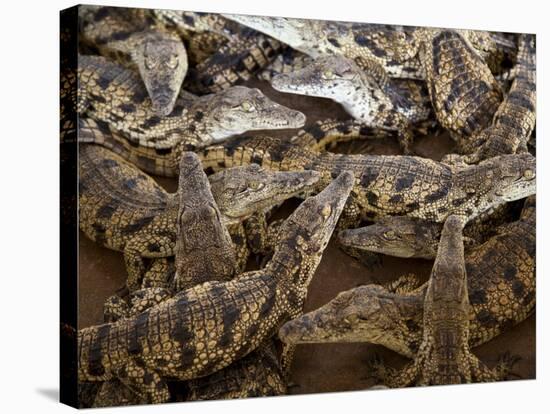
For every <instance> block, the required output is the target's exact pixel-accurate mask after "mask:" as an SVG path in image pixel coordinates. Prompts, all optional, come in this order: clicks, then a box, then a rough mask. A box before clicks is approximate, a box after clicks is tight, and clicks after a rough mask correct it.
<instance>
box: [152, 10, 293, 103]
mask: <svg viewBox="0 0 550 414" xmlns="http://www.w3.org/2000/svg"><path fill="white" fill-rule="evenodd" d="M153 13H154V14H155V16H156V18H157V20H159V21H160V22H162V24H163V25H164V26H166V27H170V28H172V29H174V30H177V31H178V32H179V33H180V35H181V36H182V37H184V38H186V39H189V40H190V43H191V45H192V44H197V43H198V42H201V43H204V42H205V41H206V43H207V44H210V45H212V46H217V49H214V50H213V51H212V53H211V54H210V55H209V56H208V52H207V51H204V53H203V55H204V54H206V56H204V57H203V59H202V60H201V61H199V62H197V64H196V66H195V67H191V68H190V70H189V74H188V76H187V78H186V80H185V87H186V88H187V89H188V90H190V91H192V92H194V93H199V94H205V93H214V92H220V91H222V90H224V89H227V88H228V87H230V86H232V85H234V84H236V83H238V82H242V81H246V80H248V79H250V78H251V77H252V76H253V75H255V74H256V73H257V72H259V71H260V70H262V69H263V68H264V67H266V66H267V65H268V64H269V63H270V62H272V61H273V60H274V59H275V57H276V56H277V55H278V53H279V52H281V51H282V50H283V45H282V44H281V43H280V42H279V41H277V40H275V39H273V38H272V37H270V36H266V35H264V34H263V33H260V32H257V31H255V30H253V29H251V28H249V27H246V26H242V25H240V24H238V23H236V22H233V21H231V20H229V19H226V18H225V17H223V16H222V15H220V14H215V13H198V12H186V11H178V10H154V11H153ZM195 37H198V39H195ZM203 46H204V45H199V47H203ZM211 49H212V47H211ZM201 52H203V51H201Z"/></svg>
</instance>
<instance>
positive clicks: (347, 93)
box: [271, 55, 431, 153]
mask: <svg viewBox="0 0 550 414" xmlns="http://www.w3.org/2000/svg"><path fill="white" fill-rule="evenodd" d="M405 82H406V84H405ZM271 85H272V86H273V88H274V89H276V90H278V91H280V92H290V93H298V94H301V95H308V96H316V97H321V98H329V99H332V100H334V101H336V102H338V103H340V104H341V105H342V106H343V107H344V109H345V110H346V111H347V112H348V113H349V114H350V115H351V116H353V117H354V118H355V119H357V120H359V121H361V122H363V123H365V124H366V125H368V126H371V127H377V128H381V129H388V130H396V131H399V133H400V135H399V136H400V143H401V146H402V147H403V148H404V149H405V152H406V153H410V152H411V151H410V145H411V141H412V131H411V124H412V123H416V122H419V121H425V120H427V119H428V117H429V115H430V113H431V106H430V105H431V104H430V98H429V96H428V93H427V91H425V90H424V89H423V85H422V84H419V83H415V82H414V81H412V80H404V81H403V82H400V83H397V81H393V80H392V81H386V82H385V83H384V84H379V83H378V80H377V79H376V78H375V77H373V76H371V75H370V73H369V72H368V71H364V70H363V69H361V68H360V67H359V66H358V65H357V64H356V63H355V62H354V61H353V60H350V59H346V58H344V57H342V56H338V55H335V56H322V57H319V58H317V59H315V60H314V62H313V63H311V64H310V65H308V66H306V67H305V68H304V69H302V70H298V71H295V72H292V73H289V74H280V75H277V76H275V78H274V79H273V81H272V82H271Z"/></svg>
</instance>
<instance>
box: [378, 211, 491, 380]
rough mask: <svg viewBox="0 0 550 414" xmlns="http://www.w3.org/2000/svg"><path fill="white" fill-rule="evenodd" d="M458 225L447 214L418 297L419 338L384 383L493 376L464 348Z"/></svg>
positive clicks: (465, 305) (464, 292)
mask: <svg viewBox="0 0 550 414" xmlns="http://www.w3.org/2000/svg"><path fill="white" fill-rule="evenodd" d="M463 226H464V221H463V220H462V219H461V218H460V217H458V216H449V218H447V220H446V221H445V224H444V225H443V230H442V232H441V240H440V242H439V248H438V250H437V256H436V258H435V263H434V265H433V268H432V272H431V275H430V279H429V280H428V283H427V288H426V294H425V296H424V312H423V324H422V342H421V343H420V346H419V348H418V352H417V355H416V356H415V358H414V361H413V362H412V363H410V364H409V365H407V366H406V367H405V368H404V369H403V370H402V371H401V372H400V373H399V374H398V375H388V377H386V381H385V382H386V384H387V385H391V386H392V387H404V386H407V385H410V384H411V383H418V384H422V385H432V384H434V385H444V384H460V383H463V382H472V381H473V380H474V381H475V380H478V381H491V380H493V381H494V380H497V379H498V378H499V376H498V375H497V373H496V371H495V372H491V371H490V370H489V369H488V368H487V367H486V366H485V365H484V364H482V363H481V361H480V360H479V359H478V358H477V357H476V356H475V355H473V354H472V353H471V351H470V345H469V336H470V335H469V334H470V326H469V316H470V303H469V297H468V287H467V279H468V276H467V274H466V266H465V263H464V244H463V241H462V228H463Z"/></svg>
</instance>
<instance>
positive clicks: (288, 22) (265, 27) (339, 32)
mask: <svg viewBox="0 0 550 414" xmlns="http://www.w3.org/2000/svg"><path fill="white" fill-rule="evenodd" d="M224 16H226V17H227V18H228V19H232V20H234V21H237V22H240V23H242V24H244V25H247V26H249V27H252V28H253V29H256V30H258V31H261V32H264V33H266V34H268V35H270V36H273V37H274V38H276V39H279V40H280V41H282V42H284V43H286V44H288V45H289V46H290V47H292V48H293V49H296V50H298V51H299V52H302V53H305V54H306V55H308V56H310V57H313V58H317V57H320V56H323V55H332V54H336V55H343V56H345V57H347V58H349V59H352V60H354V61H355V62H357V64H358V65H359V66H360V67H362V68H363V69H366V68H369V69H371V68H372V67H373V66H376V67H378V68H379V69H380V70H381V73H382V72H385V73H388V74H390V75H391V76H394V77H406V78H412V79H422V72H421V67H420V65H419V62H418V60H417V59H415V55H414V53H415V51H413V52H412V53H411V52H410V50H411V49H412V48H411V42H413V41H414V37H413V32H414V28H413V27H404V26H389V25H376V24H365V23H346V22H332V21H322V20H306V19H290V18H285V17H264V16H243V15H229V14H224Z"/></svg>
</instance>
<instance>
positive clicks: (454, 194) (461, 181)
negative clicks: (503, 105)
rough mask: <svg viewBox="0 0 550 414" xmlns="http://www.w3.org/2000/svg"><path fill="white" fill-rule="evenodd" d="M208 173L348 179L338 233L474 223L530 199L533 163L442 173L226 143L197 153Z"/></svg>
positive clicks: (442, 168) (415, 163)
mask: <svg viewBox="0 0 550 414" xmlns="http://www.w3.org/2000/svg"><path fill="white" fill-rule="evenodd" d="M198 154H199V156H200V157H201V158H202V161H203V166H204V167H205V168H206V167H211V169H212V170H213V171H216V170H218V169H220V168H227V167H231V166H235V165H243V164H248V163H250V162H254V163H257V164H260V165H262V166H263V167H264V168H267V169H271V170H276V171H285V170H302V169H304V170H314V171H318V172H319V173H321V181H320V182H321V183H326V182H328V181H330V180H331V177H333V176H336V175H338V174H339V172H340V171H346V170H347V171H352V172H353V173H354V175H355V187H354V191H353V192H352V196H351V197H350V201H349V203H348V206H347V207H346V223H345V225H343V227H357V225H358V224H359V221H360V220H361V219H371V220H372V219H373V218H377V217H384V216H389V215H407V216H410V217H417V218H422V219H425V220H429V221H435V222H443V221H445V219H446V218H447V217H448V216H449V215H450V214H457V215H463V216H465V217H466V218H467V219H471V218H474V217H476V216H478V215H479V214H481V213H482V212H484V211H487V210H489V209H490V208H493V207H495V206H497V205H499V204H503V203H505V202H508V201H513V200H518V199H520V198H524V197H527V196H529V195H531V194H534V192H535V179H534V178H535V158H534V157H533V156H531V155H530V154H517V155H507V156H501V157H496V158H492V159H489V160H485V161H484V162H482V163H480V164H479V165H475V166H473V165H472V166H465V167H463V166H450V165H447V164H443V163H439V162H436V161H432V160H429V159H425V158H420V157H407V156H384V155H347V154H332V153H321V154H319V153H316V152H314V151H311V150H309V149H308V148H303V147H300V146H297V145H295V144H293V143H292V142H290V141H288V140H284V139H277V138H274V137H266V136H260V137H254V138H234V139H229V140H228V141H226V142H225V143H223V144H220V145H212V146H209V147H207V148H206V149H204V150H199V152H198Z"/></svg>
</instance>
